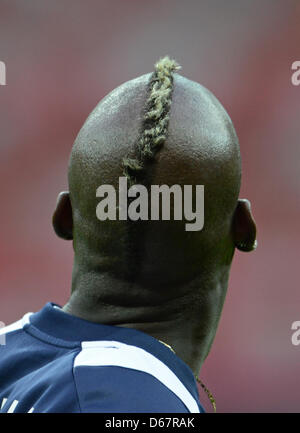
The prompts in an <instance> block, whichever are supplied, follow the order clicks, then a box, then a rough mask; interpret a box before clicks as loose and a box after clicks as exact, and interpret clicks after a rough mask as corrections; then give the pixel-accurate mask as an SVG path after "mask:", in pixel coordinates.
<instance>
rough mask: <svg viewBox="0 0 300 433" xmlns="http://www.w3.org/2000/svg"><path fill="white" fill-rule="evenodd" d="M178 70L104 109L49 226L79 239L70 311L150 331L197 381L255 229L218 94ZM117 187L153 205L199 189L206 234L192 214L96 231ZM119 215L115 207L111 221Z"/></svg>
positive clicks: (165, 65) (121, 90) (162, 70)
mask: <svg viewBox="0 0 300 433" xmlns="http://www.w3.org/2000/svg"><path fill="white" fill-rule="evenodd" d="M178 69H179V66H178V65H177V63H176V62H175V61H173V60H171V59H169V58H168V57H166V58H164V59H161V60H160V61H159V62H158V63H157V64H156V65H155V71H154V72H153V73H149V74H145V75H142V76H141V77H138V78H136V79H134V80H130V81H128V82H126V83H124V84H122V85H121V86H119V87H118V88H116V89H115V90H113V91H112V92H111V93H109V94H108V95H107V96H106V97H105V98H104V99H103V100H102V101H100V103H99V104H98V105H97V107H96V108H95V109H94V111H93V112H92V113H91V114H90V115H89V117H88V119H87V120H86V122H85V123H84V125H83V127H82V128H81V130H80V132H79V134H78V136H77V138H76V141H75V143H74V146H73V149H72V153H71V158H70V164H69V186H70V192H63V193H61V194H60V195H59V198H58V201H57V206H56V210H55V212H54V215H53V226H54V229H55V231H56V233H57V234H58V235H59V236H60V237H62V238H64V239H73V247H74V266H73V275H72V292H71V297H70V299H69V301H68V303H67V304H66V305H65V306H64V311H66V312H68V313H70V314H73V315H76V316H79V317H81V318H83V319H86V320H89V321H93V322H98V323H106V324H110V325H116V326H123V327H131V328H135V329H138V330H141V331H144V332H146V333H148V334H150V335H152V336H153V337H155V338H157V339H159V340H162V341H164V342H167V343H168V344H170V345H171V346H172V347H173V348H174V350H175V352H176V353H177V354H178V356H180V357H181V358H182V359H183V360H184V361H185V362H186V363H187V364H188V365H189V366H190V367H191V368H192V369H193V371H194V373H195V374H196V373H197V372H198V371H199V368H200V366H201V364H202V362H203V361H204V359H205V358H206V356H207V354H208V353H209V350H210V347H211V344H212V342H213V339H214V336H215V333H216V329H217V325H218V322H219V319H220V315H221V311H222V308H223V303H224V300H225V296H226V291H227V286H228V278H229V271H230V266H231V262H232V258H233V254H234V251H235V248H237V249H239V250H241V251H252V250H253V249H255V242H256V226H255V222H254V220H253V217H252V214H251V210H250V203H249V202H248V201H247V200H245V199H244V200H241V199H239V198H238V195H239V189H240V180H241V161H240V151H239V144H238V139H237V136H236V133H235V130H234V127H233V124H232V122H231V120H230V118H229V116H228V114H227V113H226V111H225V109H224V108H223V107H222V105H221V104H220V102H219V101H218V100H217V99H216V98H215V97H214V96H213V95H212V93H210V92H209V91H208V90H207V89H206V88H205V87H203V86H202V85H200V84H198V83H196V82H194V81H191V80H189V79H187V78H185V77H183V76H181V75H179V74H178V73H177V71H178ZM121 177H122V178H123V179H125V180H128V182H129V184H131V185H134V184H138V185H142V187H143V188H144V191H146V193H147V192H148V191H149V190H150V189H151V192H152V186H153V185H158V186H161V185H166V186H169V187H172V186H173V185H179V187H180V186H181V187H182V190H184V186H187V185H189V186H192V187H193V188H196V186H199V185H201V186H204V226H203V227H202V229H201V230H200V229H199V230H198V231H197V230H196V231H187V230H186V229H185V228H186V222H187V221H186V219H187V217H186V214H185V213H184V217H183V218H182V219H176V218H175V217H174V218H173V219H170V220H163V219H162V218H160V219H158V220H153V219H150V220H141V219H137V220H132V219H127V220H126V219H125V220H120V219H118V218H116V219H103V220H99V219H98V218H97V216H98V214H97V213H96V209H97V206H98V204H99V198H98V196H97V193H96V192H97V190H98V188H99V187H101V186H104V185H109V186H110V188H112V189H113V190H114V191H118V188H119V179H120V178H121ZM179 187H178V188H179ZM179 189H180V188H179ZM147 199H149V198H148V196H147ZM173 199H174V200H173V201H170V203H171V209H170V211H171V212H170V214H172V210H175V204H174V203H175V198H174V197H173ZM130 200H131V199H130V198H129V199H128V202H129V206H130V205H131V204H132V202H131V203H130ZM193 205H194V203H193ZM184 206H185V198H184ZM119 207H121V208H123V205H122V204H120V202H118V201H117V200H116V204H115V205H114V210H115V211H116V210H117V209H118V208H119Z"/></svg>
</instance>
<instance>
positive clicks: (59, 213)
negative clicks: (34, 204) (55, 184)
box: [52, 191, 73, 240]
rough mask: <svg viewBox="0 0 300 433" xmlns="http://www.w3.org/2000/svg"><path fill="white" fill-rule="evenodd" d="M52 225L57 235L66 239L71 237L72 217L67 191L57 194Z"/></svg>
mask: <svg viewBox="0 0 300 433" xmlns="http://www.w3.org/2000/svg"><path fill="white" fill-rule="evenodd" d="M52 225H53V228H54V231H55V233H56V234H57V236H59V237H60V238H62V239H66V240H71V239H73V217H72V205H71V201H70V194H69V191H64V192H61V193H60V194H59V195H58V197H57V203H56V209H55V211H54V214H53V217H52Z"/></svg>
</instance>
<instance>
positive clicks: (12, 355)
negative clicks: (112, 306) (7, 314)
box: [0, 303, 204, 413]
mask: <svg viewBox="0 0 300 433" xmlns="http://www.w3.org/2000/svg"><path fill="white" fill-rule="evenodd" d="M0 343H1V344H0V412H56V413H58V412H60V413H63V412H105V413H108V412H111V413H127V412H132V413H137V412H144V413H145V412H150V413H155V412H157V413H159V412H164V413H196V412H204V409H203V408H202V406H201V404H200V402H199V394H198V389H197V384H196V381H195V378H194V375H193V373H192V371H191V369H190V368H189V367H188V366H187V365H186V364H185V363H184V362H183V361H182V360H181V359H180V358H178V356H177V355H175V354H174V353H173V352H172V351H171V350H170V349H168V348H167V347H166V346H165V345H164V344H162V343H160V342H159V341H158V340H157V339H155V338H153V337H151V336H150V335H148V334H145V333H144V332H141V331H138V330H135V329H128V328H122V327H121V326H110V325H102V324H97V323H92V322H89V321H86V320H83V319H80V318H78V317H75V316H73V315H70V314H68V313H65V312H64V311H62V310H61V309H60V307H59V306H58V305H55V304H53V303H47V304H46V305H45V306H44V308H42V309H41V310H40V311H39V312H37V313H27V314H26V315H25V316H24V317H23V318H22V319H21V320H19V321H18V322H15V323H13V324H12V325H9V326H6V327H5V328H2V329H0Z"/></svg>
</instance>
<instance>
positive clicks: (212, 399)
mask: <svg viewBox="0 0 300 433" xmlns="http://www.w3.org/2000/svg"><path fill="white" fill-rule="evenodd" d="M158 341H159V342H160V343H162V344H164V345H165V346H167V347H168V348H169V349H170V350H172V352H173V353H175V354H176V352H175V350H174V349H173V347H171V346H170V345H169V344H167V343H165V342H164V341H161V340H158ZM195 378H196V381H197V382H198V383H200V385H201V387H202V388H203V389H204V391H205V393H206V394H207V396H208V398H209V400H210V402H211V404H212V407H213V410H214V412H217V406H216V400H215V399H214V396H213V395H212V393H211V392H210V390H209V389H208V388H207V387H206V386H205V385H204V383H203V382H202V381H201V380H200V379H199V377H198V376H197V375H196V376H195Z"/></svg>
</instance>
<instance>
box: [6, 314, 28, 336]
mask: <svg viewBox="0 0 300 433" xmlns="http://www.w3.org/2000/svg"><path fill="white" fill-rule="evenodd" d="M31 314H33V313H26V314H25V316H23V317H22V319H20V320H18V321H17V322H14V323H12V324H11V325H8V326H5V327H4V328H0V335H4V334H8V333H9V332H13V331H17V330H18V329H22V328H24V326H25V325H26V324H27V323H30V320H29V317H30V316H31Z"/></svg>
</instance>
